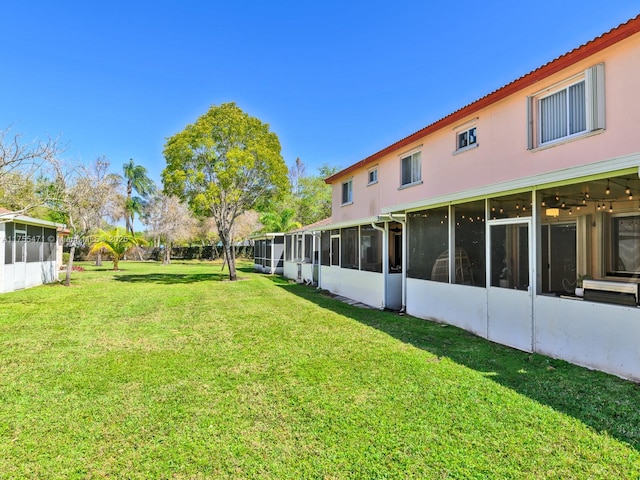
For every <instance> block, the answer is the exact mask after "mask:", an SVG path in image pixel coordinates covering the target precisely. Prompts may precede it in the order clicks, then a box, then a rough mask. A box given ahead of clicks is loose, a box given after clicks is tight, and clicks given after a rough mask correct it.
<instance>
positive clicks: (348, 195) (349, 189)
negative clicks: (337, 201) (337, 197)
mask: <svg viewBox="0 0 640 480" xmlns="http://www.w3.org/2000/svg"><path fill="white" fill-rule="evenodd" d="M350 203H353V181H352V180H349V181H347V182H344V183H343V184H342V205H348V204H350Z"/></svg>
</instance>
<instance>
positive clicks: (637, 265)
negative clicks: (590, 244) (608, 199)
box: [611, 215, 640, 275]
mask: <svg viewBox="0 0 640 480" xmlns="http://www.w3.org/2000/svg"><path fill="white" fill-rule="evenodd" d="M611 243H612V246H613V259H612V265H611V267H612V270H613V272H612V273H613V274H614V275H616V274H617V275H629V274H635V275H637V274H639V273H640V215H631V216H623V217H613V218H612V219H611Z"/></svg>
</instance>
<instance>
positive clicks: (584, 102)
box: [527, 63, 605, 150]
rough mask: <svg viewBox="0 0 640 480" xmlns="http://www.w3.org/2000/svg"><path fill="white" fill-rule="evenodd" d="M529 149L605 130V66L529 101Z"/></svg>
mask: <svg viewBox="0 0 640 480" xmlns="http://www.w3.org/2000/svg"><path fill="white" fill-rule="evenodd" d="M527 112H528V113H527V116H528V122H529V130H528V148H529V149H530V150H532V149H535V148H538V147H545V146H547V145H552V144H553V143H555V142H560V141H564V140H567V139H571V138H573V137H580V136H582V135H584V134H587V133H589V132H593V131H596V130H602V129H604V123H605V115H604V64H602V63H601V64H598V65H595V66H593V67H591V68H588V69H587V70H585V71H584V72H582V73H580V74H578V75H575V76H574V77H571V78H570V79H567V80H565V81H564V82H561V83H559V84H556V85H554V86H551V87H548V88H546V89H545V90H543V91H541V92H539V93H537V94H534V95H533V96H530V97H528V98H527Z"/></svg>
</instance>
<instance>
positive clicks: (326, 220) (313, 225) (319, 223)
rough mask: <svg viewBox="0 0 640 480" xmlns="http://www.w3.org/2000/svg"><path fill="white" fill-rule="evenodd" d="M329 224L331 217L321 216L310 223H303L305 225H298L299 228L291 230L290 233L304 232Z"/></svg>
mask: <svg viewBox="0 0 640 480" xmlns="http://www.w3.org/2000/svg"><path fill="white" fill-rule="evenodd" d="M330 224H331V217H328V218H323V219H322V220H318V221H317V222H314V223H310V224H309V225H305V226H303V227H300V228H298V229H296V230H293V232H292V233H295V232H306V231H308V230H313V229H314V228H318V227H324V226H325V225H330Z"/></svg>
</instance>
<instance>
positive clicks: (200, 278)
mask: <svg viewBox="0 0 640 480" xmlns="http://www.w3.org/2000/svg"><path fill="white" fill-rule="evenodd" d="M227 277H228V275H226V274H224V273H148V274H138V275H117V276H115V277H114V280H115V281H117V282H127V283H155V284H161V285H172V284H185V283H199V282H219V281H221V280H223V279H226V278H227Z"/></svg>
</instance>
